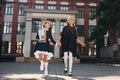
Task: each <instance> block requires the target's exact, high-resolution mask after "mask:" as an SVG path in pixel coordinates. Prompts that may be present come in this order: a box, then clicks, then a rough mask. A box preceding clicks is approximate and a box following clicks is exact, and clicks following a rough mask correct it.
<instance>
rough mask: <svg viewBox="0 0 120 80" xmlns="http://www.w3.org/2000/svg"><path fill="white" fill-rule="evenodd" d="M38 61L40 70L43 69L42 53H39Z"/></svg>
mask: <svg viewBox="0 0 120 80" xmlns="http://www.w3.org/2000/svg"><path fill="white" fill-rule="evenodd" d="M39 61H40V63H41V65H40V70H41V71H43V69H44V62H43V54H39Z"/></svg>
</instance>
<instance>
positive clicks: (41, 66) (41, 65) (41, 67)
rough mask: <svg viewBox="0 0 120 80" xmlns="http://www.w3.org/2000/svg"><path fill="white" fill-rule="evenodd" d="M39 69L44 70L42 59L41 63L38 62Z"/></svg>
mask: <svg viewBox="0 0 120 80" xmlns="http://www.w3.org/2000/svg"><path fill="white" fill-rule="evenodd" d="M40 70H41V71H43V70H44V63H43V61H41V64H40Z"/></svg>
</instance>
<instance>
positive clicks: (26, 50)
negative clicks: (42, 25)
mask: <svg viewBox="0 0 120 80" xmlns="http://www.w3.org/2000/svg"><path fill="white" fill-rule="evenodd" d="M31 29H32V18H26V31H25V40H24V57H30V51H31Z"/></svg>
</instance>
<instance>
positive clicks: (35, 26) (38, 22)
mask: <svg viewBox="0 0 120 80" xmlns="http://www.w3.org/2000/svg"><path fill="white" fill-rule="evenodd" d="M39 28H42V21H41V19H33V20H32V32H35V33H37V32H38V29H39Z"/></svg>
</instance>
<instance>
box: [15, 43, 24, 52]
mask: <svg viewBox="0 0 120 80" xmlns="http://www.w3.org/2000/svg"><path fill="white" fill-rule="evenodd" d="M16 53H23V42H17V51H16Z"/></svg>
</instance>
